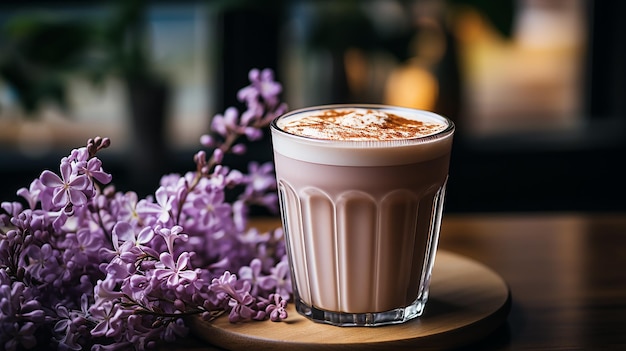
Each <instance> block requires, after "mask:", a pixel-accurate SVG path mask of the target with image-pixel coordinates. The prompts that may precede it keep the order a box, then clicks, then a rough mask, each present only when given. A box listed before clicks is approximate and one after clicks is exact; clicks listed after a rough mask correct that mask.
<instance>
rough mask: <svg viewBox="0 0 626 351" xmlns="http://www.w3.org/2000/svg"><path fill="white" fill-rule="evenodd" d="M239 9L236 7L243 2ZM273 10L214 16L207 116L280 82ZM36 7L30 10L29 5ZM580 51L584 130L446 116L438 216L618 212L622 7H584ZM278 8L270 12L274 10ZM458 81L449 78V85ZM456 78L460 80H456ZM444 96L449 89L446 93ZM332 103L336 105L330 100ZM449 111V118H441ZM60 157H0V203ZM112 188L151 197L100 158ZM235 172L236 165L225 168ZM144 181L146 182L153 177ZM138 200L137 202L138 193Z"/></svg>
mask: <svg viewBox="0 0 626 351" xmlns="http://www.w3.org/2000/svg"><path fill="white" fill-rule="evenodd" d="M24 3H25V2H19V4H18V3H17V2H15V3H11V2H8V3H4V4H3V5H2V6H3V8H10V7H11V6H24ZM244 3H245V2H244ZM270 3H272V4H273V5H276V6H271V7H270V6H258V5H255V3H254V2H250V3H248V4H247V5H244V6H234V7H231V8H226V9H225V10H224V11H223V12H222V13H221V14H220V16H219V17H218V21H219V27H220V28H221V36H222V40H221V47H220V48H219V55H220V57H221V59H220V60H219V62H220V65H221V67H219V69H217V70H216V72H219V74H218V75H217V76H215V77H212V78H211V79H212V80H214V81H215V83H216V85H218V86H221V87H223V89H217V92H215V94H216V95H218V96H217V101H218V106H217V111H223V109H224V108H225V107H226V106H231V105H233V104H235V103H236V101H235V100H234V99H235V96H236V92H237V90H238V89H240V88H241V87H243V86H244V85H246V84H247V83H248V81H247V72H248V70H249V69H250V68H251V67H269V68H273V69H274V70H275V72H276V76H277V77H276V78H277V80H278V81H281V80H282V79H283V78H284V75H285V74H286V72H283V71H281V70H280V65H279V50H280V45H279V38H280V36H279V31H280V23H281V17H282V16H284V13H282V12H281V11H280V5H281V2H270ZM35 4H36V3H35ZM587 7H588V10H587V11H586V16H587V23H588V24H587V28H585V31H586V33H587V35H588V49H587V52H586V55H585V74H584V77H585V79H584V83H583V84H584V91H585V93H584V97H583V99H584V118H585V128H582V129H580V130H576V131H568V132H563V131H558V132H557V131H555V132H550V131H544V132H520V133H513V134H507V135H505V136H493V137H486V138H472V137H471V136H470V135H468V134H466V133H465V131H464V128H463V123H464V121H463V118H462V115H463V109H462V106H460V105H458V106H456V109H452V110H449V109H448V110H447V111H448V113H446V114H447V115H448V116H449V117H451V118H452V119H453V120H455V122H456V123H457V126H458V127H459V128H458V132H457V135H456V139H455V145H454V149H453V158H452V162H451V169H450V178H449V188H448V193H447V202H446V211H448V212H511V211H528V212H540V211H560V212H566V211H591V212H600V211H614V212H616V211H624V210H626V204H625V201H624V198H625V196H626V186H625V185H624V179H625V176H626V174H625V171H624V167H623V162H624V159H625V157H624V155H625V152H626V111H625V108H624V97H625V96H624V95H625V94H626V87H625V86H624V84H625V78H626V74H625V72H624V65H625V63H626V55H625V52H624V51H625V49H626V45H624V42H626V27H625V21H624V20H623V14H624V13H626V2H621V1H590V4H587ZM277 9H278V10H277ZM0 11H1V8H0ZM457 78H458V77H457ZM459 79H460V78H459ZM450 92H451V94H452V93H453V92H454V90H450ZM335 99H336V101H328V103H333V102H341V100H342V97H341V95H340V94H338V95H337V96H336V98H335ZM449 111H452V112H449ZM270 147H271V146H270V144H269V138H265V142H264V144H262V146H261V147H255V148H252V149H251V150H250V153H249V154H248V157H249V158H252V159H261V160H262V159H270V158H271V153H270V152H269V150H271V149H270ZM67 152H68V150H58V151H57V150H53V151H51V152H50V153H49V157H48V158H46V159H43V160H40V161H38V162H36V163H32V162H29V161H28V160H25V159H24V158H22V157H20V156H19V155H17V154H15V153H13V152H12V151H11V150H10V148H6V147H5V148H4V150H0V180H1V184H2V185H1V186H0V198H1V199H5V200H10V199H15V195H14V194H15V190H17V189H18V188H19V187H21V186H28V184H29V183H30V181H31V180H32V179H33V178H34V177H36V176H38V174H39V173H40V172H41V170H42V169H45V168H48V169H57V168H58V160H59V159H60V158H61V157H62V156H63V155H65V154H67ZM192 155H193V151H192V150H188V151H187V150H182V151H181V150H178V151H175V152H172V153H168V154H166V155H163V158H164V159H166V160H167V167H168V171H173V172H184V171H186V170H189V169H192V168H193V164H192V163H191V161H190V160H191V157H192ZM102 158H103V159H104V162H105V164H107V165H108V166H107V169H108V170H109V171H110V172H111V173H113V174H114V175H115V176H114V179H115V183H116V184H117V187H118V188H121V189H124V188H128V189H130V188H132V189H139V192H140V195H144V194H147V193H149V192H150V189H155V186H156V185H155V180H154V179H151V180H150V177H147V178H146V182H143V183H142V184H141V186H140V187H139V188H136V186H137V184H134V183H133V182H132V177H131V175H130V173H129V170H128V168H127V162H128V160H127V159H125V157H123V156H119V155H111V156H107V155H102ZM233 162H235V164H238V166H240V167H243V164H244V162H243V161H241V160H238V159H233ZM153 178H154V177H153ZM142 192H143V194H142Z"/></svg>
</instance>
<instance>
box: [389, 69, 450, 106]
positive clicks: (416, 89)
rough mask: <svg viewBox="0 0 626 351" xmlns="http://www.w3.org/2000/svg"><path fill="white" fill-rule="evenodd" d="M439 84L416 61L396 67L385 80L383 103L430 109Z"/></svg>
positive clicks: (433, 104)
mask: <svg viewBox="0 0 626 351" xmlns="http://www.w3.org/2000/svg"><path fill="white" fill-rule="evenodd" d="M438 91H439V84H438V82H437V79H436V78H435V76H434V75H433V74H432V73H431V72H429V71H428V70H426V69H424V68H423V67H421V66H420V65H418V64H417V63H414V62H412V61H410V62H409V63H407V64H405V65H402V66H399V67H398V68H396V69H395V70H394V71H393V72H392V73H391V75H390V76H389V79H388V80H387V84H386V89H385V103H386V104H389V105H395V106H403V107H411V108H417V109H422V110H432V109H433V108H434V106H435V102H436V100H437V94H438Z"/></svg>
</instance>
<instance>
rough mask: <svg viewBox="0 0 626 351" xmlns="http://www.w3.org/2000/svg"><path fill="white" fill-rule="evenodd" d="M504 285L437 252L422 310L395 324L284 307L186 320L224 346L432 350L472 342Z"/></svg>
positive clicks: (503, 307)
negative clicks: (246, 318)
mask: <svg viewBox="0 0 626 351" xmlns="http://www.w3.org/2000/svg"><path fill="white" fill-rule="evenodd" d="M510 305H511V294H510V291H509V287H508V285H507V284H506V283H505V282H504V281H503V280H502V278H501V277H500V276H499V275H498V274H496V273H495V272H493V271H492V270H490V269H489V268H487V267H486V266H484V265H482V264H480V263H478V262H476V261H473V260H471V259H468V258H466V257H463V256H460V255H457V254H453V253H450V252H446V251H443V250H439V252H438V253H437V259H436V262H435V267H434V269H433V275H432V282H431V288H430V299H429V301H428V303H427V304H426V308H425V310H424V314H423V315H422V316H421V317H418V318H416V319H414V320H411V321H409V322H406V323H404V324H399V325H389V326H382V327H336V326H332V325H326V324H320V323H314V322H311V321H310V320H308V319H306V318H305V317H303V316H301V315H300V314H298V313H297V312H296V311H295V309H294V306H293V304H290V305H289V309H288V312H289V318H287V320H286V321H283V322H280V323H274V322H270V321H266V322H249V323H239V324H232V323H229V322H228V318H227V317H226V316H222V317H220V318H218V319H217V320H215V321H213V322H211V323H208V322H204V321H203V320H202V319H200V318H194V319H192V320H191V321H190V325H191V329H192V331H193V333H194V334H196V335H197V336H198V337H199V338H201V339H202V340H205V341H207V342H208V343H210V344H212V345H216V346H219V347H222V348H225V349H228V350H234V351H236V350H246V351H250V350H277V349H279V350H283V349H284V350H322V349H323V350H353V349H355V348H356V349H358V350H390V349H393V350H396V349H412V350H414V349H417V348H419V349H420V350H432V349H438V350H439V349H446V348H453V347H459V346H463V345H467V344H470V343H472V342H475V341H478V340H480V339H482V338H484V337H485V336H487V335H488V334H490V333H491V332H492V331H493V330H495V329H496V328H497V327H498V326H499V325H501V324H502V323H503V322H504V321H505V320H506V318H507V315H508V312H509V309H510Z"/></svg>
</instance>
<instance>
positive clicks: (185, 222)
mask: <svg viewBox="0 0 626 351" xmlns="http://www.w3.org/2000/svg"><path fill="white" fill-rule="evenodd" d="M249 77H250V82H251V84H250V85H249V86H247V87H245V88H243V89H241V90H240V91H239V94H238V98H239V100H240V101H242V102H243V103H245V106H246V109H245V111H243V112H242V113H239V111H238V110H237V109H236V108H234V107H231V108H228V109H227V110H226V111H225V112H224V114H220V115H216V116H215V117H214V119H213V122H212V134H210V135H205V136H203V137H202V138H201V143H202V144H203V145H204V146H206V147H209V148H212V149H213V151H212V153H211V154H210V155H209V154H207V153H206V152H205V151H199V152H198V153H196V154H195V156H194V161H195V164H196V169H195V171H191V172H188V173H186V174H183V175H179V174H168V175H164V176H163V177H162V178H161V182H160V186H159V187H158V188H157V189H156V191H155V193H154V196H148V197H146V198H142V199H140V198H138V196H137V194H136V193H134V192H126V193H122V192H119V191H116V189H115V187H114V186H113V185H112V184H111V180H112V176H111V175H110V174H108V173H107V172H106V171H105V170H104V168H103V167H102V162H101V161H100V159H99V158H98V157H97V154H98V153H99V152H100V151H101V150H103V149H105V148H107V147H108V146H109V145H110V141H109V139H108V138H100V137H97V138H94V139H90V140H89V141H88V142H87V145H86V146H85V147H82V148H78V149H75V150H72V152H71V153H70V154H69V155H68V156H67V157H64V158H63V159H62V160H61V163H60V169H59V172H58V173H56V172H52V171H49V170H45V171H43V172H42V173H41V176H40V177H39V178H37V179H35V180H34V181H33V182H32V183H31V184H30V186H29V188H28V189H27V188H22V189H19V190H18V192H17V194H18V195H20V196H21V197H23V198H24V200H25V201H24V202H8V201H7V202H3V203H2V204H1V207H2V209H1V210H0V225H1V226H2V227H0V348H2V349H7V350H20V349H35V348H39V349H49V348H50V347H55V348H59V349H70V350H81V349H83V350H85V349H92V350H114V349H129V348H131V349H132V348H135V349H148V348H151V347H154V346H156V344H157V343H158V342H159V341H162V340H165V341H172V340H175V339H176V338H177V337H180V336H183V335H185V334H186V333H187V327H186V325H185V317H188V316H192V315H199V316H201V317H202V318H204V319H205V320H211V319H213V318H215V317H216V316H218V315H220V314H223V313H226V314H228V318H229V320H230V321H231V322H238V321H243V320H266V319H271V320H272V321H280V320H282V319H284V318H286V317H287V313H286V310H285V306H286V303H287V301H288V300H289V298H290V295H291V283H290V275H289V269H288V265H287V262H286V258H285V249H284V243H283V240H282V231H281V229H276V230H274V231H270V232H266V233H261V232H259V231H258V230H256V229H255V228H248V223H247V221H248V217H249V215H248V212H247V211H248V208H249V207H250V206H252V205H262V206H265V207H267V208H269V209H271V210H274V211H275V210H276V206H277V198H276V197H277V196H276V192H275V186H276V183H275V178H274V174H273V167H272V165H271V163H269V164H263V165H259V164H257V163H254V162H252V163H250V165H249V173H248V174H244V173H242V172H240V171H238V170H235V169H230V168H229V167H227V166H226V165H224V164H222V161H223V157H224V154H226V153H228V152H232V153H237V154H242V153H244V152H245V146H244V144H241V143H239V142H238V141H239V140H240V138H241V137H244V136H245V137H246V138H247V139H249V140H251V141H254V140H257V139H259V138H261V137H262V129H263V128H265V127H266V126H267V125H268V124H269V122H270V121H271V120H272V119H273V118H275V117H276V116H278V115H279V114H282V113H283V112H285V110H286V106H285V105H284V104H283V103H281V102H280V100H279V99H278V96H279V94H280V93H281V85H280V84H279V83H277V82H275V81H274V77H273V72H272V71H270V70H267V69H266V70H263V71H259V70H256V69H253V70H251V71H250V74H249ZM237 189H239V191H238V192H237V193H236V196H235V199H234V200H232V201H227V199H228V198H229V197H228V196H227V193H229V192H231V191H236V190H237Z"/></svg>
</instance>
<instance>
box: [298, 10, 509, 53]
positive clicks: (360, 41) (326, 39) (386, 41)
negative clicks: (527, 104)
mask: <svg viewBox="0 0 626 351" xmlns="http://www.w3.org/2000/svg"><path fill="white" fill-rule="evenodd" d="M418 2H419V0H418ZM312 3H313V4H315V5H316V6H315V7H314V9H315V11H316V12H317V13H316V15H315V16H316V17H317V18H318V20H316V21H314V22H313V28H312V30H311V36H310V37H309V38H308V40H309V44H310V45H311V46H312V47H323V48H326V49H329V50H331V51H335V52H343V51H344V50H345V49H347V48H349V47H356V48H359V49H362V50H365V51H369V50H383V51H385V52H388V53H390V54H392V55H394V56H395V57H396V58H398V59H399V60H401V61H402V60H405V59H407V58H408V57H410V55H411V53H410V52H409V50H410V44H411V41H412V39H413V37H414V34H415V33H414V30H415V29H414V28H411V27H410V26H407V28H404V30H395V31H392V32H387V33H381V32H380V31H378V30H377V28H376V27H375V24H374V23H373V20H372V18H371V14H369V13H367V11H365V9H364V6H363V5H364V4H367V1H362V0H342V1H317V2H312ZM415 3H416V1H415V0H397V4H399V5H400V6H401V7H402V8H403V11H404V13H405V14H406V15H407V16H409V15H410V14H411V6H413V5H415ZM444 5H445V10H446V11H449V12H450V13H454V12H455V11H457V10H462V9H464V8H472V9H474V10H476V11H478V12H479V13H481V14H482V15H483V16H484V17H485V18H486V19H487V20H488V21H489V22H490V23H491V24H492V25H493V26H494V28H495V29H496V30H498V31H499V32H500V33H501V34H502V35H503V36H504V37H510V36H511V32H512V24H513V17H514V15H515V13H514V12H515V0H497V1H493V0H445V1H444ZM441 15H442V17H443V15H444V14H441ZM440 20H441V21H442V22H443V21H444V20H445V19H444V18H440Z"/></svg>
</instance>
